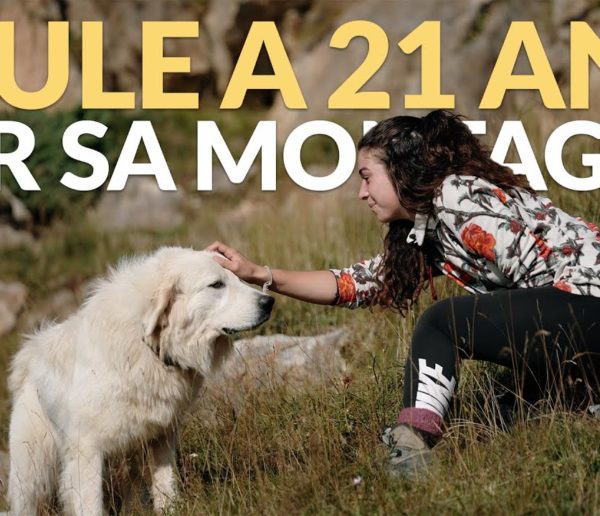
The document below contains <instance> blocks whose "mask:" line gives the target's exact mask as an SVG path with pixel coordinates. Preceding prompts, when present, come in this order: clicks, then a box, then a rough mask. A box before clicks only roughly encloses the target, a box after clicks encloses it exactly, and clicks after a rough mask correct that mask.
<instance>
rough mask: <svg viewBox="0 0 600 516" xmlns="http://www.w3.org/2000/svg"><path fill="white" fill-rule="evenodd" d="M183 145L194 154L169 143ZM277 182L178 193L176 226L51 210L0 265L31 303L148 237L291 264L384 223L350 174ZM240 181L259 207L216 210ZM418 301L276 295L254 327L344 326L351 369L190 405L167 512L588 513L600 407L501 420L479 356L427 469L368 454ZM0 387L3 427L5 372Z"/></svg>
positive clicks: (342, 248)
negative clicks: (324, 379) (178, 485)
mask: <svg viewBox="0 0 600 516" xmlns="http://www.w3.org/2000/svg"><path fill="white" fill-rule="evenodd" d="M206 118H209V117H206ZM183 122H186V123H187V122H189V121H186V120H184V121H183ZM178 123H179V122H178ZM188 129H189V128H188ZM168 131H169V129H168V128H165V129H164V132H165V133H168ZM193 134H194V132H193V131H190V132H188V133H187V136H185V138H187V141H189V144H190V147H189V148H185V145H181V141H182V140H181V138H183V137H182V136H181V133H180V136H181V138H173V139H174V140H177V141H178V142H179V143H180V147H179V149H178V150H177V156H179V157H176V156H174V157H173V158H172V159H173V161H174V162H175V163H176V165H174V164H173V163H171V165H172V169H173V170H179V171H181V177H180V178H179V179H178V180H177V183H178V185H184V184H189V183H191V184H193V177H194V175H193V174H194V172H193V167H194V165H193V159H194V158H193V156H194V150H193V144H194V141H193V140H194V136H193ZM174 154H175V153H174ZM186 155H187V156H190V157H191V158H190V159H186V158H185V157H184V158H181V156H186ZM168 157H169V156H168ZM279 185H280V190H279V191H278V192H277V193H261V192H260V191H259V186H257V182H256V181H255V180H251V181H249V182H248V184H246V185H243V186H242V187H240V188H239V190H236V191H234V192H233V193H232V194H216V193H215V194H198V193H191V195H192V196H196V197H197V198H198V199H200V201H201V203H200V204H199V205H197V206H196V205H194V206H189V207H188V208H187V218H186V224H185V225H184V226H183V227H181V228H179V229H178V230H177V231H174V232H171V233H166V234H161V235H153V234H147V233H146V234H144V233H136V232H130V233H127V234H114V235H103V234H101V233H99V232H98V231H97V230H96V229H95V228H93V227H90V226H88V225H87V224H86V223H85V222H84V221H83V219H82V218H81V217H78V218H77V219H76V220H72V221H65V222H64V223H60V222H59V223H57V224H55V225H54V226H53V227H52V229H50V230H49V231H48V232H47V234H45V235H44V236H43V237H42V238H41V240H40V246H39V249H37V250H34V251H14V252H10V253H4V254H3V255H1V256H0V270H2V277H3V280H7V279H19V280H21V281H23V282H25V283H26V284H27V285H28V286H29V287H30V288H31V299H30V304H32V305H35V303H36V302H37V301H38V300H40V299H42V298H43V297H44V296H46V295H47V294H48V293H49V292H51V291H52V290H53V289H56V288H58V287H60V286H63V285H65V284H67V283H68V281H69V279H71V278H73V277H76V276H79V277H84V278H91V277H94V276H96V275H98V274H102V273H103V272H104V271H105V269H106V266H107V264H109V263H113V262H115V261H116V260H117V259H118V257H119V256H121V255H123V254H128V253H131V252H142V251H146V250H151V249H153V248H155V247H156V246H158V245H161V244H179V245H191V246H193V247H196V248H202V247H204V246H205V245H207V244H208V243H210V242H211V241H212V240H214V239H221V240H223V241H225V242H228V243H230V244H231V245H234V246H238V247H239V248H240V249H241V250H243V251H244V252H245V253H246V254H247V255H248V256H250V257H252V258H253V259H255V260H256V261H257V262H258V263H268V264H271V265H275V266H285V267H289V268H323V267H329V266H336V265H345V264H349V263H352V261H354V260H356V259H358V258H363V257H367V256H369V255H371V254H373V253H375V252H377V251H378V249H379V247H380V242H381V234H382V232H381V229H380V228H379V227H378V225H377V224H376V221H375V220H374V219H373V217H372V216H370V215H369V213H368V211H367V209H366V207H364V206H359V203H358V201H356V200H355V192H354V190H355V188H356V184H355V183H353V184H349V185H348V186H347V187H345V188H343V189H340V190H338V191H336V192H332V193H327V194H317V193H310V192H308V193H307V192H302V191H301V190H300V188H298V187H295V186H290V185H289V184H288V182H287V181H286V180H285V178H283V176H282V178H281V181H280V183H279ZM240 190H242V191H245V192H246V198H249V199H251V200H254V201H256V202H257V203H258V209H257V211H255V212H254V213H253V215H252V216H249V217H244V218H242V219H228V218H227V217H223V214H224V213H226V212H228V211H229V210H230V209H232V208H235V206H236V205H237V196H238V192H239V191H240ZM551 193H552V197H553V198H554V199H555V201H556V202H557V204H559V205H561V206H564V207H565V208H566V209H568V210H570V211H572V212H574V213H578V214H580V215H582V216H584V217H586V218H588V219H590V220H595V221H596V222H597V221H598V220H599V219H600V216H599V211H598V210H599V208H598V206H600V204H599V203H598V201H599V200H600V195H599V194H598V193H597V192H596V193H586V194H575V193H571V192H568V191H566V190H559V189H555V190H553V192H551ZM436 282H437V286H438V291H440V293H441V294H442V295H448V294H450V293H453V292H457V291H456V290H455V289H454V288H453V287H451V286H448V285H447V284H446V282H445V281H444V280H443V279H439V280H436ZM448 289H449V290H448ZM430 303H431V300H430V299H429V297H428V296H427V295H425V296H423V299H422V301H421V304H420V306H419V307H418V308H417V310H416V311H415V313H413V314H410V315H409V317H408V318H407V319H406V320H405V321H401V320H400V319H399V318H398V317H397V316H395V315H394V314H391V313H385V312H375V313H370V312H368V311H347V310H341V309H335V308H323V307H316V306H311V305H308V304H302V303H299V302H296V301H293V300H289V299H283V298H279V299H278V301H277V305H276V310H275V313H274V316H273V318H272V319H271V321H270V322H269V323H268V324H267V325H265V326H264V327H263V328H262V329H261V330H260V331H261V332H263V333H277V332H285V333H288V334H315V333H320V332H323V331H326V330H327V329H329V328H331V327H333V326H346V327H348V328H349V329H350V330H351V335H352V338H351V340H350V342H349V344H348V346H347V349H346V350H345V353H346V357H347V358H348V360H349V362H350V364H351V371H350V377H351V382H350V383H349V384H348V383H347V382H346V383H342V382H341V381H340V379H338V378H332V379H331V382H330V384H328V385H324V386H318V387H311V388H309V389H307V391H306V392H299V391H295V390H291V389H281V388H278V389H275V390H273V391H267V392H264V391H263V392H256V393H251V394H249V401H248V404H247V407H248V408H247V410H245V411H242V412H241V413H236V412H234V411H232V407H231V406H228V405H227V403H226V402H220V403H219V405H218V408H217V422H216V424H215V425H214V426H212V427H206V425H204V424H203V422H202V421H200V420H198V418H197V417H196V418H195V417H194V415H192V416H191V417H190V419H189V420H188V421H187V423H186V424H185V425H184V432H183V436H182V442H181V447H182V453H181V460H180V465H181V472H182V481H183V488H184V495H183V498H182V500H181V506H180V507H179V509H180V513H182V514H186V513H189V514H192V513H194V514H196V513H211V514H216V513H252V514H281V513H285V512H288V513H292V514H296V513H352V514H364V513H396V512H406V513H431V512H434V511H435V512H442V513H463V512H467V513H481V512H483V513H506V514H512V513H528V512H549V513H582V514H584V513H585V514H593V513H596V514H597V513H598V511H599V509H598V507H600V449H599V448H600V446H599V445H598V443H599V442H600V427H599V425H598V422H597V421H596V422H594V421H592V420H591V419H589V418H586V417H585V416H582V415H580V414H566V413H563V412H561V411H560V410H555V411H548V410H541V411H535V412H534V413H533V414H532V415H531V416H530V417H529V418H528V419H526V420H521V421H519V422H518V423H517V424H516V425H514V426H513V427H512V428H511V429H510V431H508V432H503V431H501V430H500V428H499V427H498V425H497V424H496V422H495V419H494V417H493V412H494V407H493V403H491V401H490V400H491V397H490V395H489V390H490V385H491V383H492V382H493V378H494V377H495V376H496V374H497V373H496V371H495V370H494V369H493V368H489V367H485V366H481V365H474V364H468V365H467V366H466V367H465V368H464V371H463V376H462V378H461V387H460V392H459V396H458V399H459V400H460V404H457V406H456V407H455V409H454V411H453V413H452V418H451V420H450V421H449V431H448V434H447V438H446V439H445V441H444V442H443V444H442V445H440V446H439V448H438V449H439V453H438V455H439V458H440V463H439V464H438V465H436V466H435V467H434V468H433V470H432V472H431V475H430V476H429V477H427V478H425V479H423V480H422V481H420V482H417V483H411V484H409V483H405V482H402V481H392V480H389V479H386V478H384V476H383V475H382V473H381V470H380V468H379V467H378V464H379V461H380V460H381V459H382V458H383V457H384V456H385V452H384V451H383V450H382V449H381V447H380V445H379V444H378V439H377V436H378V434H379V432H380V430H381V429H382V428H383V427H384V426H385V425H386V424H389V423H390V422H392V421H393V420H394V418H395V416H396V414H397V411H398V409H399V407H400V398H401V385H402V365H403V360H404V357H405V356H406V352H407V347H408V343H409V339H410V334H411V330H412V327H413V325H414V319H415V317H416V315H418V314H419V313H420V312H421V311H422V310H423V309H424V308H426V307H427V306H428V305H429V304H430ZM18 340H19V337H18V334H17V333H16V332H15V333H13V334H11V335H9V336H8V337H5V338H3V339H2V342H0V368H2V370H5V369H6V366H7V364H8V361H9V359H10V356H11V354H12V352H13V351H14V350H15V349H16V347H17V346H18ZM0 401H2V404H0V422H1V431H2V434H1V435H2V440H3V442H4V443H5V442H6V433H7V422H8V400H7V393H6V390H5V386H4V384H2V387H0ZM358 477H360V480H354V479H357V478H358ZM355 483H356V485H355Z"/></svg>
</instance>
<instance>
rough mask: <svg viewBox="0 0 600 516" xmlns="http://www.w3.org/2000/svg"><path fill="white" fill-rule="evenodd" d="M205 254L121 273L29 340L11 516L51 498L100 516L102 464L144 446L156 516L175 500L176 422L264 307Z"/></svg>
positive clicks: (186, 252)
mask: <svg viewBox="0 0 600 516" xmlns="http://www.w3.org/2000/svg"><path fill="white" fill-rule="evenodd" d="M211 254H212V253H208V252H203V251H193V250H191V249H182V248H176V247H165V248H161V249H159V250H158V251H157V252H155V253H154V254H152V255H149V256H145V257H142V258H136V259H132V260H130V261H127V262H124V263H122V264H121V265H119V266H118V267H117V269H115V270H112V271H111V272H110V274H109V276H108V277H107V278H106V279H102V280H99V281H98V282H97V283H96V285H95V288H94V289H93V293H92V294H91V296H90V297H89V298H88V299H87V301H86V302H85V303H84V305H83V306H82V307H81V308H80V309H79V310H78V311H77V312H76V313H75V314H74V315H72V316H71V317H70V318H69V319H67V320H66V321H64V322H63V323H61V324H54V325H51V326H48V327H45V328H43V329H41V330H40V331H39V332H38V333H36V334H35V335H33V336H30V337H28V338H27V339H26V340H25V343H24V345H23V347H22V349H21V350H20V351H19V352H18V353H17V354H16V356H15V358H14V360H13V363H12V370H11V374H10V379H9V386H10V389H11V391H12V396H13V409H12V415H11V422H10V478H9V501H10V504H11V513H12V514H16V515H26V516H32V515H34V514H36V513H37V511H38V509H39V507H40V506H41V505H42V504H43V503H44V502H45V501H46V500H48V499H49V498H50V496H51V495H52V493H53V492H55V490H56V488H58V489H59V494H60V499H61V501H62V504H63V508H64V511H65V512H66V513H67V514H80V515H99V514H102V512H103V507H102V503H103V502H102V493H103V486H102V469H103V462H104V459H105V458H106V457H107V456H109V455H111V454H115V453H121V452H125V451H127V450H131V448H132V447H136V446H140V447H141V445H145V446H146V450H147V453H148V464H149V467H150V470H151V478H152V481H151V494H152V497H153V502H154V507H155V509H156V510H157V511H161V510H162V509H164V508H165V507H167V506H168V504H169V503H170V502H171V501H172V500H173V497H174V496H175V494H176V478H175V472H174V469H173V467H174V453H175V450H174V446H173V443H174V441H175V439H174V432H175V423H176V420H177V419H178V417H179V416H180V415H181V414H182V411H183V410H184V409H185V407H186V406H187V405H188V404H189V402H190V401H191V399H192V398H194V396H195V395H196V393H197V391H198V388H199V387H200V386H201V384H202V380H203V378H204V377H205V376H206V375H207V374H209V373H211V372H214V371H215V370H216V369H217V368H218V367H219V365H220V363H221V362H222V361H223V360H224V359H225V358H226V356H227V354H228V353H229V351H230V349H231V343H230V340H229V338H228V334H230V333H232V332H236V331H240V330H247V329H250V328H254V327H256V326H258V325H259V324H261V323H263V322H264V321H266V320H267V319H268V318H269V315H270V312H271V307H272V306H273V298H272V297H270V296H266V295H263V294H261V293H260V292H259V291H257V290H254V289H252V288H250V287H248V286H247V285H244V284H243V283H242V282H241V281H240V280H239V279H238V278H237V277H236V276H235V275H234V274H232V273H231V272H229V271H227V270H225V269H223V268H222V267H221V266H219V265H218V264H217V263H216V262H215V261H214V260H213V259H212V257H211Z"/></svg>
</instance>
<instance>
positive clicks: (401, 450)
mask: <svg viewBox="0 0 600 516" xmlns="http://www.w3.org/2000/svg"><path fill="white" fill-rule="evenodd" d="M381 440H382V441H383V442H384V443H385V444H386V445H388V446H389V447H390V455H389V458H388V460H387V463H386V466H385V469H386V470H387V472H388V473H389V474H390V475H391V476H393V477H398V478H408V479H414V478H416V477H417V476H419V475H420V474H422V473H424V472H425V471H426V470H427V467H428V466H429V464H431V462H432V461H433V451H432V450H431V448H430V447H429V446H428V445H427V443H426V442H425V440H424V439H423V438H422V437H421V436H420V435H419V434H418V433H417V432H416V431H415V430H413V429H412V428H411V427H409V426H407V425H396V426H394V427H392V428H386V429H385V431H384V432H383V435H382V436H381Z"/></svg>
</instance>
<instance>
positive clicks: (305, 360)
mask: <svg viewBox="0 0 600 516" xmlns="http://www.w3.org/2000/svg"><path fill="white" fill-rule="evenodd" d="M346 336H347V335H346V331H345V330H343V329H338V330H334V331H331V332H329V333H325V334H323V335H313V336H308V337H293V336H289V335H269V336H259V337H253V338H250V339H241V340H237V341H235V342H234V343H233V344H234V351H233V353H232V356H231V357H230V358H229V359H228V360H227V361H226V362H225V364H224V365H223V369H222V370H221V371H219V373H217V374H216V375H214V376H212V377H209V378H207V380H206V392H205V393H204V394H203V396H202V397H201V399H200V400H199V409H200V411H201V412H203V413H204V414H205V415H206V416H207V417H208V418H209V419H210V418H211V417H212V415H213V412H214V410H215V407H216V404H215V403H214V401H215V400H227V402H228V403H232V404H233V406H234V407H235V409H236V410H243V409H244V403H245V397H246V396H248V395H251V394H252V393H253V392H256V391H257V390H260V389H273V388H277V387H293V388H294V389H302V388H307V387H310V386H313V385H315V384H319V383H321V384H322V383H323V382H327V381H330V380H331V379H332V378H338V379H339V380H340V381H341V382H343V381H345V380H346V377H345V376H344V372H345V371H346V362H345V360H344V358H343V357H342V354H341V349H342V346H343V344H344V342H345V339H346Z"/></svg>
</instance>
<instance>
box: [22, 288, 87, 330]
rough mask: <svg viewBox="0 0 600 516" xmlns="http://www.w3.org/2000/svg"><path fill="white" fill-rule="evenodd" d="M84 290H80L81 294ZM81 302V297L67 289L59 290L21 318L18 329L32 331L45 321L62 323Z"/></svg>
mask: <svg viewBox="0 0 600 516" xmlns="http://www.w3.org/2000/svg"><path fill="white" fill-rule="evenodd" d="M84 290H85V289H84V288H82V289H81V292H83V291H84ZM81 301H82V295H80V294H78V293H77V292H75V291H73V290H71V289H68V288H63V289H60V290H58V291H56V292H54V293H53V294H52V295H50V296H49V297H47V298H46V299H44V300H43V301H40V302H38V303H36V305H35V306H33V307H32V309H31V310H29V311H27V313H25V314H24V315H23V317H22V318H21V319H22V320H21V321H20V323H19V328H22V329H23V330H24V331H33V330H35V329H36V328H38V327H39V326H40V325H41V324H42V323H44V322H45V321H56V322H62V321H64V320H65V319H66V318H67V317H69V315H71V314H72V313H73V312H75V311H76V310H77V309H78V308H79V305H80V304H81Z"/></svg>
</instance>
